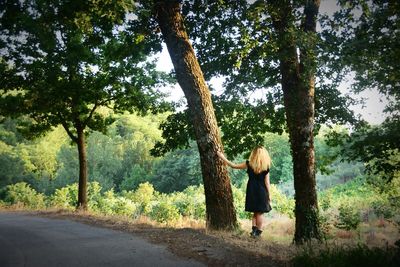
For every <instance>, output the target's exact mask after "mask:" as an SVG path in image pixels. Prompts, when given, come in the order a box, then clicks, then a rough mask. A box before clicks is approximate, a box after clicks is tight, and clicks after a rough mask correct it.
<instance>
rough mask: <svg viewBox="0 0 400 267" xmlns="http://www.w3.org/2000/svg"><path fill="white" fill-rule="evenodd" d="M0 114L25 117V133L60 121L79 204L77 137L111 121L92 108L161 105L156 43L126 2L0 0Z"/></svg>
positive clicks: (82, 203)
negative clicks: (73, 161)
mask: <svg viewBox="0 0 400 267" xmlns="http://www.w3.org/2000/svg"><path fill="white" fill-rule="evenodd" d="M0 9H1V10H2V13H1V15H0V16H1V17H0V21H1V25H2V28H1V38H0V39H1V40H0V46H1V47H0V48H1V49H0V51H1V52H0V53H1V54H0V56H1V62H0V63H1V64H0V66H1V67H0V71H1V72H2V75H1V77H2V83H1V87H0V90H1V93H2V94H1V98H0V101H1V105H0V106H1V109H0V112H1V114H2V115H8V116H18V115H20V114H27V115H29V117H30V118H31V119H32V123H31V124H30V125H26V126H27V127H26V129H27V132H28V133H30V134H31V135H32V136H36V135H38V134H40V133H43V132H45V131H48V130H49V129H51V127H53V126H56V125H62V126H63V128H64V129H65V131H66V132H67V134H68V136H69V137H70V138H71V140H72V141H73V142H74V143H75V144H76V145H77V148H78V156H79V197H78V206H79V207H82V208H83V209H86V207H87V196H86V191H87V190H86V184H87V161H86V145H85V144H86V143H85V136H86V135H87V134H88V133H89V132H90V130H97V131H102V132H104V131H105V130H106V128H107V125H109V124H110V123H111V122H112V120H111V119H110V117H109V116H107V114H104V113H101V112H98V110H99V107H110V108H112V109H114V110H116V111H122V110H131V111H133V110H136V111H138V112H141V113H144V112H146V111H147V110H155V111H156V110H157V109H159V108H162V107H164V106H163V105H161V102H160V98H159V96H160V95H159V94H157V93H156V92H155V91H154V90H153V89H154V88H155V87H156V86H157V85H159V84H160V81H161V78H165V77H163V75H160V73H158V72H157V71H156V70H155V64H154V63H152V62H149V61H146V60H147V56H148V55H149V54H150V53H152V52H156V51H159V50H160V49H161V46H160V45H159V43H158V42H157V40H155V39H154V38H153V39H151V38H149V37H146V36H145V35H144V34H143V31H142V30H138V28H136V27H137V22H136V21H135V20H133V19H131V18H130V16H127V15H126V14H127V12H133V11H134V6H133V5H132V4H131V2H130V1H112V2H109V1H85V2H76V1H72V2H71V1H58V2H54V1H34V0H31V1H23V2H21V1H12V0H9V1H2V2H1V4H0Z"/></svg>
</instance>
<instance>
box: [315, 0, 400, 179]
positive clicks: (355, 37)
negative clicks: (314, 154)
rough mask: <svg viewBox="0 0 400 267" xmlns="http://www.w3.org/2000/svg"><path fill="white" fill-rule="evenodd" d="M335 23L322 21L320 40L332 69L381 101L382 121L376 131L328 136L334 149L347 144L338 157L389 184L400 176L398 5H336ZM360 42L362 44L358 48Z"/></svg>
mask: <svg viewBox="0 0 400 267" xmlns="http://www.w3.org/2000/svg"><path fill="white" fill-rule="evenodd" d="M339 3H340V5H341V8H340V9H339V10H338V11H337V12H335V14H334V17H333V18H331V19H329V18H327V17H325V18H324V19H323V23H322V28H323V29H324V28H325V30H323V35H325V36H326V39H327V40H328V41H331V42H332V43H335V44H334V45H335V46H336V47H337V48H338V50H337V51H336V52H337V54H335V57H334V59H335V60H331V61H330V62H331V63H332V65H333V67H334V68H336V69H340V70H344V71H345V72H346V71H347V72H349V71H351V73H352V76H354V77H353V79H352V80H353V81H354V82H353V85H352V87H353V90H354V91H355V92H360V91H364V90H369V89H371V88H374V89H376V90H378V92H379V93H380V94H381V95H382V96H384V97H386V100H387V106H386V109H385V113H386V114H385V115H386V116H387V118H386V119H385V121H384V122H383V123H382V124H381V125H380V126H370V125H367V124H365V123H361V124H360V125H358V126H357V127H356V129H355V131H353V132H352V133H351V134H347V135H343V134H340V133H338V134H337V135H336V136H332V137H333V138H332V139H333V142H332V144H333V145H336V144H338V143H347V146H344V148H345V149H343V151H342V152H341V153H342V154H343V155H346V156H347V157H348V158H349V159H352V160H354V159H359V160H362V161H363V162H365V163H366V168H367V171H368V172H370V173H373V174H375V175H377V174H380V173H383V174H384V175H380V176H381V177H382V178H384V179H385V180H388V181H390V180H391V179H392V178H393V175H394V173H395V172H396V171H398V170H399V166H400V164H399V162H400V157H399V149H400V146H399V142H398V140H399V138H400V135H399V128H400V118H399V112H400V105H399V103H400V101H399V99H400V94H399V92H400V87H399V86H400V85H399V83H398V81H399V77H400V72H399V68H398V62H397V60H396V58H397V57H398V55H399V54H400V48H399V47H400V46H399V42H400V35H399V33H398V28H399V26H400V18H399V13H400V5H399V4H398V3H397V2H396V1H375V0H374V1H352V2H351V3H350V4H349V3H348V2H347V1H339ZM360 40H363V41H362V42H360Z"/></svg>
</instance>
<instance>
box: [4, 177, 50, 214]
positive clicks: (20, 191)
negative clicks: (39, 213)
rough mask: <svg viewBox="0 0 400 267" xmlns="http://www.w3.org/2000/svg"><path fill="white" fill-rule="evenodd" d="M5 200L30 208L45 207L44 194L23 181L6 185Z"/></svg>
mask: <svg viewBox="0 0 400 267" xmlns="http://www.w3.org/2000/svg"><path fill="white" fill-rule="evenodd" d="M5 201H6V202H8V203H9V204H18V203H20V204H23V205H24V206H25V207H27V208H30V209H42V208H45V206H46V205H45V196H44V195H43V194H40V193H38V192H36V190H35V189H33V188H31V187H30V185H28V184H27V183H25V182H21V183H16V184H12V185H8V186H7V192H6V196H5Z"/></svg>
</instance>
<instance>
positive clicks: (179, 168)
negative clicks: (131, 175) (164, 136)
mask: <svg viewBox="0 0 400 267" xmlns="http://www.w3.org/2000/svg"><path fill="white" fill-rule="evenodd" d="M153 169H154V173H153V175H152V177H151V178H150V182H151V183H152V184H153V185H154V187H155V188H156V189H157V190H158V191H161V192H165V193H171V192H174V191H182V190H184V189H185V188H187V187H188V186H190V185H199V184H200V183H202V179H201V177H202V176H201V170H200V157H199V152H198V149H197V146H196V144H195V143H194V142H191V143H190V146H189V147H188V148H185V149H180V150H176V151H173V152H169V153H167V154H165V156H164V157H163V158H162V159H160V160H159V161H157V162H156V163H155V164H154V167H153Z"/></svg>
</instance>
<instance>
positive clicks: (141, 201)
mask: <svg viewBox="0 0 400 267" xmlns="http://www.w3.org/2000/svg"><path fill="white" fill-rule="evenodd" d="M156 194H157V192H156V191H155V190H154V187H153V185H152V184H150V183H149V182H145V183H142V184H140V185H139V187H138V188H137V189H136V191H134V192H132V191H123V192H122V196H124V197H126V198H128V199H130V200H132V201H133V202H135V203H137V204H138V208H139V213H140V214H144V215H149V214H150V212H151V210H152V207H153V203H152V202H153V200H154V199H155V197H156Z"/></svg>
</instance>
